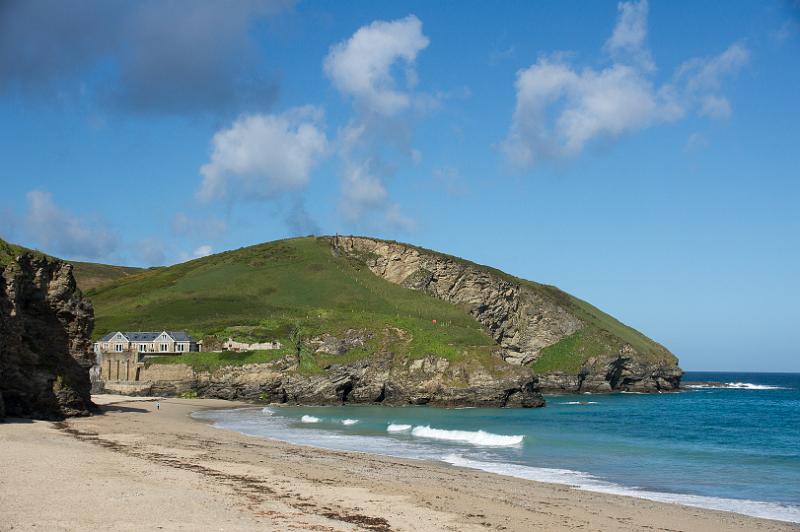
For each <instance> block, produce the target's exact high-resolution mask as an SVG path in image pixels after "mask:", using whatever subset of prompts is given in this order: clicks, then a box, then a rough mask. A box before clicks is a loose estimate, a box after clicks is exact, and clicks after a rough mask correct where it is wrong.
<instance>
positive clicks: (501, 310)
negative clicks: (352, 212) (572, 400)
mask: <svg viewBox="0 0 800 532" xmlns="http://www.w3.org/2000/svg"><path fill="white" fill-rule="evenodd" d="M330 245H331V251H332V253H333V254H334V255H337V256H345V257H349V258H351V259H354V260H357V261H359V262H361V263H363V264H365V265H366V266H367V267H368V268H369V269H370V271H372V272H373V273H374V274H375V275H378V276H380V277H382V278H384V279H386V280H388V281H390V282H392V283H395V284H398V285H401V286H405V287H406V288H410V289H412V290H420V291H424V292H426V293H428V294H430V295H432V296H434V297H436V298H439V299H442V300H444V301H448V302H450V303H454V304H457V305H461V306H462V307H464V308H465V309H466V310H467V311H468V312H469V313H470V314H471V315H472V316H473V317H474V318H475V319H476V320H478V321H479V322H480V323H481V324H482V325H483V326H484V327H485V328H486V330H487V331H488V332H489V333H490V334H491V335H492V337H493V338H494V339H495V341H496V342H497V343H498V345H499V346H500V347H501V348H502V350H501V351H500V353H501V356H502V357H503V359H504V360H505V361H507V362H508V363H510V364H517V365H527V364H530V363H531V362H534V361H536V360H537V359H538V358H539V357H540V355H541V354H542V352H543V350H544V349H545V348H547V347H549V346H553V345H555V344H557V343H559V342H561V341H563V340H565V339H567V338H568V337H570V336H571V335H574V334H576V333H578V332H580V331H584V330H589V329H591V330H592V331H594V332H596V333H597V334H598V336H599V337H602V338H605V339H609V338H611V339H612V340H611V341H609V342H608V344H607V345H604V346H603V348H602V349H600V351H601V356H592V357H590V358H588V360H586V361H585V362H584V363H583V364H582V366H581V368H580V369H579V370H578V371H573V372H562V371H549V372H546V373H544V374H542V375H540V381H539V386H540V389H541V390H542V391H570V392H578V391H613V390H631V391H660V390H673V389H677V388H678V387H679V385H680V377H681V375H682V371H681V370H680V368H679V367H678V366H677V359H676V358H675V357H674V356H673V355H672V354H671V353H669V351H667V350H666V349H665V348H663V347H662V346H660V345H658V344H656V343H655V342H652V341H650V340H646V339H645V341H646V342H648V343H649V344H652V351H653V352H655V353H656V355H655V356H653V355H652V353H650V354H649V356H645V354H644V353H640V352H638V351H637V350H636V349H635V348H634V347H633V346H632V345H630V344H629V343H626V342H625V341H622V340H618V339H616V338H614V337H613V334H611V333H609V332H608V331H605V330H602V329H598V328H597V327H596V325H595V324H594V323H592V322H590V320H591V319H592V318H593V316H592V315H591V314H587V313H586V312H579V311H578V310H577V305H578V303H576V302H575V301H574V300H572V299H571V298H570V297H569V296H568V295H567V294H564V293H563V292H561V291H559V290H557V289H555V288H553V287H547V286H543V285H537V284H536V283H530V282H523V281H520V280H518V279H515V278H513V277H511V276H509V275H505V274H502V272H498V271H496V270H492V269H490V268H487V267H483V266H478V265H475V264H472V263H469V262H467V261H463V260H461V259H457V258H455V257H450V256H447V255H442V254H439V253H435V252H431V251H427V250H423V249H420V248H416V247H413V246H409V245H405V244H400V243H396V242H387V241H383V240H378V239H373V238H366V237H354V236H338V235H337V236H335V237H331V239H330ZM586 307H587V308H590V306H588V305H587V306H586ZM592 310H596V309H593V308H592ZM598 313H599V311H598ZM608 318H610V317H608ZM614 321H616V320H614ZM617 323H618V322H617ZM619 325H620V326H621V327H624V325H622V324H619ZM636 334H637V335H638V333H636ZM637 338H638V336H637ZM642 338H643V337H642ZM595 349H597V348H596V347H595ZM576 355H577V353H576Z"/></svg>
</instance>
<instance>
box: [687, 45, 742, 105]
mask: <svg viewBox="0 0 800 532" xmlns="http://www.w3.org/2000/svg"><path fill="white" fill-rule="evenodd" d="M749 60H750V52H749V51H748V50H747V48H745V46H744V45H743V44H741V43H734V44H732V45H730V46H729V47H728V48H727V49H726V50H725V51H724V52H722V53H721V54H720V55H718V56H714V57H695V58H692V59H689V60H688V61H686V62H684V63H683V64H682V65H681V66H680V68H679V69H678V73H677V78H678V79H679V80H685V84H686V89H687V91H689V92H690V93H702V92H707V91H717V90H719V89H720V88H721V85H722V80H723V79H724V78H725V77H727V76H730V75H732V74H736V73H737V72H739V70H741V69H742V67H743V66H744V65H746V64H747V62H748V61H749Z"/></svg>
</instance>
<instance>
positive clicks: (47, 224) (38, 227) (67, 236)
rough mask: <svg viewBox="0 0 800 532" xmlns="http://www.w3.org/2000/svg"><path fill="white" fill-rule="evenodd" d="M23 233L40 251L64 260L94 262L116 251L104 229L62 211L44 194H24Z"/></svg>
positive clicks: (111, 237)
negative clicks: (86, 259) (76, 259)
mask: <svg viewBox="0 0 800 532" xmlns="http://www.w3.org/2000/svg"><path fill="white" fill-rule="evenodd" d="M24 231H25V233H26V234H27V236H28V238H30V239H31V240H33V241H34V242H35V243H36V244H37V245H38V246H39V247H40V248H41V249H42V250H44V251H46V252H48V253H53V254H56V255H61V256H64V257H66V258H88V259H98V258H102V257H106V256H108V255H109V254H111V253H112V252H114V251H115V250H116V249H117V237H116V235H114V234H113V233H112V232H111V231H109V230H108V229H106V226H105V225H103V224H99V223H90V222H89V221H87V220H85V219H82V218H80V217H78V216H76V215H75V214H72V213H70V212H67V211H65V210H62V209H61V208H59V207H58V206H57V205H56V204H55V202H54V201H53V196H52V195H51V194H50V193H49V192H46V191H44V190H32V191H30V192H28V194H27V213H26V217H25V220H24Z"/></svg>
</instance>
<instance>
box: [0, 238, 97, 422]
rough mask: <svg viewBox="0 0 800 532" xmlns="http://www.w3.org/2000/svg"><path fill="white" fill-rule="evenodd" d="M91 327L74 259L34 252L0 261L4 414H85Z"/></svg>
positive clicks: (0, 378)
mask: <svg viewBox="0 0 800 532" xmlns="http://www.w3.org/2000/svg"><path fill="white" fill-rule="evenodd" d="M92 326H93V311H92V306H91V304H90V303H89V302H88V301H87V300H85V299H83V296H82V295H81V292H80V291H79V290H78V289H77V287H76V285H75V279H74V278H73V276H72V266H71V265H69V264H66V263H64V262H61V261H58V260H53V259H47V258H43V257H39V258H34V257H33V256H31V255H29V254H23V255H22V256H20V257H19V258H17V259H15V260H13V261H11V262H9V263H8V264H7V265H6V266H5V267H3V266H2V265H0V418H2V417H3V415H5V416H19V417H32V418H41V419H59V418H62V417H64V416H76V415H86V414H88V413H89V412H90V410H91V409H92V408H93V407H94V405H93V404H92V402H91V396H90V394H89V389H90V383H89V368H90V367H91V365H92V364H93V362H94V354H93V351H92V343H91V339H90V338H91V332H92Z"/></svg>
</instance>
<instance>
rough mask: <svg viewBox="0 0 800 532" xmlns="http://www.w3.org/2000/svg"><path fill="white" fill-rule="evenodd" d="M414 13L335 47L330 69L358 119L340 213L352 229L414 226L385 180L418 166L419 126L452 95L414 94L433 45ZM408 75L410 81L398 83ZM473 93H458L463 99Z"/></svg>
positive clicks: (345, 161)
mask: <svg viewBox="0 0 800 532" xmlns="http://www.w3.org/2000/svg"><path fill="white" fill-rule="evenodd" d="M429 42H430V41H429V40H428V38H427V37H426V36H425V35H424V34H423V33H422V22H420V20H419V19H418V18H417V17H415V16H414V15H409V16H407V17H405V18H403V19H399V20H394V21H388V22H387V21H375V22H372V23H371V24H368V25H366V26H363V27H361V28H359V29H358V30H357V31H356V32H355V33H354V34H353V35H352V36H351V37H350V38H349V39H346V40H344V41H342V42H340V43H338V44H336V45H334V46H332V47H331V49H330V52H329V53H328V56H327V57H326V58H325V61H324V64H323V70H324V72H325V74H326V75H327V76H328V78H329V79H330V80H331V81H332V83H333V85H334V87H336V89H337V90H339V91H340V92H341V93H342V94H344V95H346V96H348V97H350V98H351V99H352V102H353V109H354V116H353V117H352V118H351V120H350V121H349V122H348V124H347V125H346V126H344V127H343V128H341V129H340V130H339V133H338V136H337V142H336V145H337V148H338V152H339V157H340V159H341V169H340V175H339V179H340V198H339V209H338V210H339V213H340V215H341V216H342V217H343V218H344V220H345V221H346V222H348V223H350V224H361V223H362V222H364V221H369V222H371V223H372V222H374V223H372V225H376V226H387V225H388V226H391V227H395V228H408V227H411V226H412V225H413V221H411V220H410V219H408V218H407V217H405V216H404V215H402V214H401V212H400V208H399V206H397V205H396V204H394V203H392V202H391V201H390V199H389V194H388V191H387V189H386V185H385V182H384V180H385V179H387V178H388V177H389V176H391V175H392V174H394V173H395V172H396V171H397V169H398V168H399V167H400V165H401V164H403V163H408V162H411V163H414V164H418V163H419V162H420V161H421V160H422V153H421V152H420V151H419V150H418V149H415V148H414V147H413V146H412V144H411V130H412V127H411V125H412V122H413V120H414V119H415V117H421V116H424V115H426V114H429V113H431V112H433V111H435V110H436V109H437V108H438V107H439V106H440V105H441V102H442V101H443V100H445V99H447V98H450V97H452V96H451V95H450V93H444V92H440V93H435V94H427V93H421V92H414V90H413V89H414V87H416V85H417V83H418V82H419V79H418V77H417V73H416V69H415V66H416V59H417V55H418V54H419V52H420V51H422V50H424V49H425V48H426V47H427V46H428V44H429ZM401 72H402V73H404V75H403V76H402V77H403V78H404V80H400V79H397V78H399V77H400V75H399V73H401ZM465 90H466V89H463V90H462V91H460V92H459V93H458V95H460V94H462V93H463V92H464V91H465Z"/></svg>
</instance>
